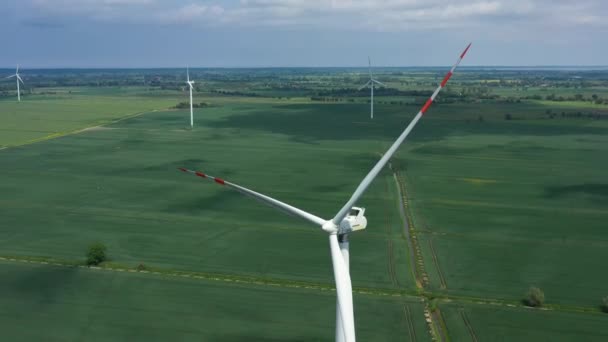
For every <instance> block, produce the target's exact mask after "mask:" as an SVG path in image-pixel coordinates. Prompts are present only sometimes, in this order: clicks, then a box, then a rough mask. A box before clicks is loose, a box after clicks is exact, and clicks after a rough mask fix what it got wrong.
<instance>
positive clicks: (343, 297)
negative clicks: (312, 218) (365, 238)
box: [329, 234, 355, 342]
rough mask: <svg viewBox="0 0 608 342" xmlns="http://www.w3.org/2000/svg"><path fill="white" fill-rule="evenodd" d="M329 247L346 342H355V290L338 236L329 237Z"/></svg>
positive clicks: (331, 235)
mask: <svg viewBox="0 0 608 342" xmlns="http://www.w3.org/2000/svg"><path fill="white" fill-rule="evenodd" d="M329 246H330V250H331V262H332V264H333V266H334V278H335V279H336V293H337V295H338V305H339V307H340V309H339V310H340V316H341V318H342V328H343V329H344V337H345V341H346V342H354V341H355V317H354V313H353V289H352V284H351V281H350V274H349V272H348V268H347V267H346V263H345V261H344V257H343V256H342V252H341V251H340V245H339V244H338V235H336V234H330V235H329Z"/></svg>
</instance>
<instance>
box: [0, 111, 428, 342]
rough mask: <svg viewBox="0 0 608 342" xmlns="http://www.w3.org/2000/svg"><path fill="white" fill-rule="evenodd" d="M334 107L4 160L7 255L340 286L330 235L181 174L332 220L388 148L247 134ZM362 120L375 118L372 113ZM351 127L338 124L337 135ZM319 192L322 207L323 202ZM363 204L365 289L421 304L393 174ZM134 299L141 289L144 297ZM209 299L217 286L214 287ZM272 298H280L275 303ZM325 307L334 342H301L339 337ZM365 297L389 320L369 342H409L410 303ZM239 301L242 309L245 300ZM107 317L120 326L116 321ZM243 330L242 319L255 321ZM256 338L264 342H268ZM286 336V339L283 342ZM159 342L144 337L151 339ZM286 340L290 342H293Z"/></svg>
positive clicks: (117, 128) (211, 114)
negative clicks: (96, 253) (204, 176)
mask: <svg viewBox="0 0 608 342" xmlns="http://www.w3.org/2000/svg"><path fill="white" fill-rule="evenodd" d="M220 103H221V102H220ZM326 107H328V105H326V104H321V105H315V106H313V105H308V106H306V105H301V104H297V103H296V104H289V105H276V104H275V103H273V102H270V103H266V104H260V103H259V101H253V102H249V103H248V102H247V101H234V102H232V103H231V104H221V106H220V107H214V108H212V109H209V110H200V111H197V113H196V124H197V127H195V129H194V130H190V129H189V128H186V127H184V126H185V125H184V124H185V122H184V121H185V120H184V118H185V117H187V114H186V112H184V111H157V112H150V113H146V114H145V115H141V116H137V117H133V118H129V119H126V120H122V121H120V122H116V123H114V124H110V125H107V126H103V127H97V128H93V129H89V130H86V131H83V132H80V133H77V134H72V135H67V136H63V137H60V138H57V139H52V140H47V141H44V142H40V143H36V144H30V145H25V146H17V147H13V148H9V149H6V150H3V151H2V153H1V155H0V159H1V160H2V163H3V164H4V165H9V164H10V165H12V167H11V168H10V169H8V170H6V171H5V172H3V174H4V176H5V178H4V180H3V181H2V182H1V183H0V193H1V194H2V196H1V197H0V203H1V204H2V205H1V206H0V208H1V209H0V231H1V235H2V236H3V238H2V239H0V250H1V251H2V255H4V256H14V257H18V258H27V257H32V256H33V257H39V258H43V259H44V258H52V259H57V260H63V261H66V262H73V261H79V260H82V258H83V256H84V252H85V250H86V247H87V246H88V244H90V243H91V242H94V241H102V242H103V243H105V244H106V245H107V246H108V249H109V255H110V261H111V263H113V264H116V265H124V267H135V266H137V265H138V264H144V265H146V266H147V267H153V268H160V269H163V270H181V271H191V272H203V273H206V274H218V275H233V276H246V277H253V278H254V279H264V280H268V279H270V280H272V281H275V282H279V283H280V282H293V281H298V282H303V283H304V284H311V285H312V286H322V287H331V286H333V274H332V272H331V262H330V259H329V251H328V247H329V246H328V241H327V235H326V234H325V233H323V232H322V231H320V230H319V229H318V228H316V227H312V226H308V225H307V224H306V223H303V222H301V221H299V220H296V219H294V218H290V217H288V216H283V215H282V214H277V213H275V212H274V210H272V209H269V208H266V207H265V206H262V205H260V204H258V203H256V202H254V201H250V200H247V199H246V198H242V197H241V196H240V195H239V194H236V193H233V192H230V191H226V190H225V189H223V188H221V187H217V186H216V185H214V184H209V183H206V182H201V181H200V180H199V179H197V178H196V177H191V176H188V175H184V174H183V173H181V172H179V171H178V170H177V167H181V166H185V167H190V168H197V169H202V170H205V171H206V172H209V173H210V174H215V175H217V176H222V177H225V178H227V179H229V180H233V181H235V182H237V183H241V184H243V185H245V186H248V187H251V188H253V189H256V190H258V191H261V192H264V193H268V194H271V195H273V196H276V197H278V198H280V199H282V200H284V201H286V202H288V203H291V204H293V205H296V206H299V207H302V208H306V209H307V210H310V211H311V212H314V213H317V214H319V215H321V216H323V217H330V216H331V215H333V214H334V212H335V211H336V210H337V209H338V208H339V207H340V206H341V205H342V204H343V203H344V202H345V201H346V200H347V199H348V196H349V195H350V192H351V191H352V189H353V188H354V187H355V186H356V183H357V182H358V181H359V180H360V179H361V178H362V177H363V176H364V173H365V171H363V172H362V171H361V169H362V168H363V169H365V168H367V167H369V166H371V165H372V164H373V163H374V161H375V159H376V158H377V157H378V153H380V152H381V151H382V150H383V148H384V144H382V143H381V142H378V141H374V140H373V139H368V140H360V141H359V142H357V143H356V144H353V141H352V140H350V139H351V138H350V137H344V141H336V142H335V143H332V144H326V143H325V142H323V141H322V140H319V139H316V138H315V139H312V138H308V137H305V136H304V134H302V135H301V136H298V135H297V134H284V133H280V132H260V131H259V130H258V129H257V127H255V125H253V124H248V123H247V122H246V120H248V119H247V115H253V116H255V115H260V114H259V113H275V116H280V115H281V113H288V115H290V116H291V117H292V118H291V120H293V119H295V118H298V120H302V115H306V113H316V112H317V111H321V112H322V113H330V112H331V111H332V110H334V111H335V107H334V109H331V108H330V109H326ZM353 108H356V107H353ZM362 109H365V106H364V105H363V106H362ZM264 115H266V114H264ZM343 115H344V116H345V117H347V116H349V115H351V113H350V112H349V111H345V112H344V113H343ZM279 120H290V118H286V117H285V118H280V119H279ZM303 120H304V122H307V125H305V126H303V128H302V129H303V130H304V129H306V128H307V127H310V126H312V125H313V124H314V122H313V120H317V117H316V116H310V117H308V118H306V117H305V118H304V119H303ZM351 120H352V119H351ZM339 122H340V120H339V119H335V123H333V124H335V125H337V124H339ZM296 124H297V123H296ZM349 125H356V124H355V123H350V124H349ZM346 138H348V139H349V140H348V141H347V140H346ZM352 138H355V137H352ZM317 165H321V166H322V167H323V168H322V169H320V168H319V167H318V166H317ZM328 170H330V171H329V172H328ZM313 193H317V195H316V196H313V195H312V194H313ZM362 204H363V205H365V206H366V207H367V208H368V210H369V215H368V218H369V219H370V221H372V222H374V223H372V225H373V227H374V229H369V230H368V231H366V232H363V233H361V234H359V235H356V236H353V238H352V244H351V245H352V247H351V250H352V252H353V256H352V258H351V262H352V276H353V279H354V285H355V287H357V288H362V287H365V288H376V289H378V290H379V291H384V289H386V290H392V291H395V290H396V291H398V290H403V289H405V290H409V291H413V289H414V281H413V279H412V276H411V272H410V271H408V267H409V266H408V260H407V258H408V256H407V251H406V244H405V241H404V240H403V235H402V223H401V219H400V217H399V214H398V213H399V212H398V209H397V205H398V202H397V200H396V189H395V186H394V180H393V178H392V176H391V175H390V173H388V172H386V173H385V174H383V175H382V177H380V178H379V179H378V181H377V182H376V183H375V184H374V185H373V186H372V188H371V189H370V191H369V193H368V194H367V195H366V201H365V202H364V203H362ZM33 213H35V214H34V215H33ZM389 246H390V247H389ZM16 272H17V271H16ZM44 281H46V280H44ZM74 281H75V282H76V283H79V282H80V281H81V280H79V279H78V278H76V279H75V280H74ZM82 281H84V280H82ZM125 283H128V281H125ZM163 284H172V282H167V283H163ZM74 286H76V285H74ZM120 286H123V285H120ZM124 286H127V287H128V286H130V285H124ZM133 286H134V289H135V288H137V286H138V285H133ZM149 286H150V287H154V286H158V288H159V289H158V291H163V292H167V291H168V292H171V290H170V289H167V288H165V286H176V285H149ZM201 287H202V288H207V287H208V286H207V285H205V284H201ZM220 289H221V288H216V289H215V290H210V291H216V292H214V293H213V292H212V293H213V294H212V296H214V297H216V298H217V300H222V299H221V298H224V296H227V297H230V298H232V297H234V296H235V294H232V293H230V291H227V292H225V293H224V294H223V295H221V294H220V292H221V290H220ZM91 291H95V290H91ZM269 291H270V290H269ZM286 292H290V291H287V290H286ZM296 292H297V291H296ZM271 293H273V292H272V291H270V292H268V295H269V296H272V294H271ZM236 296H237V297H238V295H236ZM243 296H244V295H243ZM325 297H328V298H329V302H327V303H325V307H326V308H329V309H328V310H327V312H323V311H319V310H316V311H314V312H315V322H317V323H313V322H311V324H322V325H321V326H322V327H323V329H325V325H327V326H328V327H329V329H325V330H327V331H324V332H323V335H321V336H320V337H315V335H314V334H315V333H314V332H311V335H310V336H303V337H301V338H296V339H295V340H326V339H327V338H328V336H332V334H333V328H331V327H333V325H334V323H335V322H334V321H335V317H334V315H335V306H334V305H335V304H334V297H333V295H327V296H325ZM325 297H323V298H325ZM359 297H360V296H356V301H357V302H358V301H359V300H361V301H362V302H363V303H365V301H366V300H367V301H369V302H370V304H369V305H373V306H377V311H376V313H375V319H373V320H367V319H364V317H365V316H364V315H362V316H361V318H363V320H362V321H361V322H360V323H359V326H358V331H359V334H361V335H362V336H368V337H367V338H364V340H377V341H384V340H391V339H395V340H400V338H399V337H398V336H399V335H398V334H397V335H395V334H394V333H395V328H394V326H395V324H402V325H403V326H402V329H406V331H405V332H406V333H408V334H409V331H407V329H408V328H407V327H408V326H409V325H408V324H406V323H404V322H406V316H407V315H406V314H404V309H403V304H400V303H399V300H398V299H396V300H393V301H391V300H385V299H382V300H381V301H379V302H374V300H373V298H375V297H373V298H370V299H364V298H363V299H359ZM301 298H306V296H302V297H301ZM379 298H381V297H379ZM142 300H143V299H142ZM75 301H77V300H76V299H75ZM117 301H118V302H121V301H122V300H119V299H117ZM266 301H267V299H266V298H264V297H263V296H262V297H260V296H257V295H255V296H254V295H253V294H252V295H251V297H250V299H249V300H247V301H243V300H241V301H240V302H241V304H239V305H237V306H231V308H230V309H228V305H227V306H226V309H227V310H236V311H239V310H241V309H243V306H245V307H255V308H261V307H265V306H266ZM276 301H278V302H286V303H290V304H289V305H285V306H282V307H272V308H271V309H269V311H271V313H269V315H271V318H269V319H271V320H275V319H282V317H285V315H286V311H288V310H292V309H293V307H292V304H291V303H293V304H296V303H297V301H293V300H291V299H289V297H286V298H284V299H281V298H280V297H277V298H276ZM320 301H322V299H320ZM229 302H230V303H234V301H233V300H231V301H229ZM382 302H387V303H388V304H387V305H389V306H390V305H393V306H394V309H384V308H383V306H384V304H381V303H382ZM372 303H375V304H372ZM395 303H397V304H395ZM309 304H310V305H313V303H312V302H310V303H309ZM116 305H118V304H116ZM366 305H367V304H362V305H361V308H359V305H358V304H357V311H359V310H367V309H366ZM60 307H61V306H58V310H60V309H59V308H60ZM161 307H162V305H161ZM239 308H241V309H239ZM332 308H333V309H332ZM169 309H170V308H169ZM66 310H68V311H69V310H71V309H70V308H67V309H66ZM395 310H396V311H395ZM412 310H414V309H412ZM415 310H417V311H416V313H415V314H412V316H413V317H415V318H413V319H412V322H413V323H412V324H414V325H416V326H417V328H416V329H417V330H419V331H418V332H416V333H415V334H416V336H418V339H419V340H426V339H428V338H429V335H428V331H427V330H426V326H425V323H424V316H423V315H422V312H421V310H422V304H415ZM368 311H369V310H368ZM297 313H298V309H295V310H294V311H293V312H291V313H288V314H287V315H292V314H293V315H295V317H298V316H297ZM160 314H162V312H161V313H160ZM203 314H204V312H203V313H200V312H199V313H192V315H203ZM104 315H109V316H113V315H112V314H111V313H110V312H108V313H106V314H104ZM243 315H246V314H245V313H243ZM365 315H366V314H365ZM238 317H242V316H238ZM238 317H235V318H233V319H234V320H235V321H238V320H242V318H238ZM361 318H358V319H361ZM23 319H29V317H26V318H23ZM319 322H325V323H319ZM399 322H401V323H399ZM85 323H86V322H81V321H79V322H75V323H74V325H75V327H66V329H67V328H69V329H68V330H69V331H58V332H57V334H59V335H58V336H63V335H62V334H73V333H74V332H73V331H72V330H71V329H76V330H77V331H79V330H78V329H84V328H83V327H81V325H84V324H85ZM178 323H179V324H182V322H181V321H180V320H179V319H176V320H175V321H169V322H166V324H167V326H168V327H167V328H166V329H167V331H169V332H174V331H175V329H177V328H175V327H174V325H175V324H178ZM109 324H111V322H110V323H109ZM140 324H145V322H144V321H142V323H140ZM179 324H178V325H179ZM234 324H236V323H234ZM289 324H294V323H293V322H291V323H289ZM231 325H232V323H230V322H227V323H225V324H223V325H222V324H219V325H218V324H215V323H210V324H209V326H212V328H213V329H211V330H212V334H221V331H223V330H224V329H228V327H229V326H231ZM287 325H288V324H287V323H286V326H287ZM79 326H80V328H78V327H79ZM203 326H207V324H205V325H203ZM99 329H100V330H99V331H97V332H96V333H98V334H99V335H100V336H106V337H104V338H107V339H112V336H120V334H125V333H127V332H129V331H132V330H133V329H136V327H133V326H130V327H123V329H122V330H121V329H119V328H116V329H117V331H111V329H110V330H103V329H102V328H99ZM172 329H173V330H172ZM279 330H280V329H279ZM319 330H322V329H319ZM366 330H367V331H368V332H365V331H366ZM244 331H249V330H247V329H244ZM260 331H263V330H260ZM169 332H167V334H168V333H169ZM131 333H132V332H131ZM249 333H251V334H253V335H251V336H253V337H254V339H256V338H255V336H256V335H255V334H257V333H255V331H249ZM113 334H118V335H113ZM132 334H133V333H132ZM196 334H198V332H196ZM277 334H278V335H277V336H280V331H277ZM65 336H75V335H65ZM138 336H139V335H138ZM146 336H147V335H141V337H140V338H141V339H146ZM163 336H167V335H163ZM196 336H200V335H196ZM210 336H212V335H210ZM408 336H409V335H408ZM241 337H242V336H241ZM209 338H211V337H209ZM269 338H271V337H269ZM233 339H234V340H239V339H240V338H239V337H234V338H233ZM271 339H272V338H271ZM276 339H278V340H284V337H276ZM211 340H215V339H214V338H211Z"/></svg>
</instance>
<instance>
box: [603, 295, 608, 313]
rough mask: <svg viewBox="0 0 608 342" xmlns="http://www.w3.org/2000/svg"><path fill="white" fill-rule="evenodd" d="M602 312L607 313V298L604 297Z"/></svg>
mask: <svg viewBox="0 0 608 342" xmlns="http://www.w3.org/2000/svg"><path fill="white" fill-rule="evenodd" d="M602 302H603V303H602V311H604V312H605V313H608V296H606V297H604V299H603V300H602Z"/></svg>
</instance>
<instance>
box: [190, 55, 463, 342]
mask: <svg viewBox="0 0 608 342" xmlns="http://www.w3.org/2000/svg"><path fill="white" fill-rule="evenodd" d="M470 47H471V44H469V45H467V47H466V48H465V50H464V51H463V52H462V53H461V54H460V58H458V60H457V61H456V63H455V64H454V66H452V69H451V70H450V71H449V72H448V73H447V74H446V75H445V77H444V78H443V81H441V84H440V85H439V86H438V87H437V89H435V92H433V95H431V97H430V98H429V99H428V100H427V101H426V102H425V104H424V105H423V106H422V108H421V109H420V111H419V112H418V114H416V116H415V117H414V119H412V121H411V122H410V123H409V125H408V126H407V127H406V128H405V130H404V131H403V132H402V133H401V135H399V137H398V138H397V140H396V141H395V142H394V143H393V144H392V145H391V147H390V148H389V149H388V150H387V151H386V153H384V155H383V156H382V158H380V160H379V161H378V163H377V164H376V165H375V166H374V167H373V168H372V169H371V171H370V172H369V173H368V174H367V176H365V178H364V179H363V181H362V182H361V183H360V184H359V186H358V187H357V189H356V190H355V192H354V193H353V194H352V196H351V197H350V199H349V200H348V202H346V204H345V205H344V206H343V207H342V208H341V209H340V210H339V211H338V213H337V214H336V216H334V218H332V219H331V220H326V219H322V218H320V217H318V216H316V215H313V214H311V213H308V212H306V211H304V210H301V209H298V208H296V207H293V206H291V205H289V204H287V203H284V202H281V201H279V200H276V199H274V198H271V197H269V196H266V195H263V194H261V193H258V192H255V191H253V190H250V189H247V188H245V187H242V186H240V185H237V184H234V183H231V182H228V181H226V180H224V179H221V178H217V177H213V176H211V175H208V174H205V173H203V172H200V171H194V170H189V169H186V168H179V169H180V170H181V171H183V172H188V173H192V174H194V175H196V176H198V177H201V178H204V179H207V180H209V181H213V182H215V183H217V184H220V185H223V186H227V187H229V188H232V189H234V190H236V191H238V192H240V193H242V194H244V195H246V196H249V197H252V198H254V199H256V200H258V201H260V202H262V203H265V204H267V205H269V206H271V207H273V208H275V209H278V210H281V211H283V212H286V213H287V214H291V215H293V216H298V217H301V218H303V219H305V220H307V221H308V222H310V223H312V224H314V225H316V226H319V227H320V228H321V229H322V230H324V231H325V232H327V233H328V234H329V247H330V251H331V261H332V264H333V269H334V278H335V281H336V292H337V302H336V341H338V342H355V321H354V313H353V296H352V284H351V279H350V271H349V266H350V265H349V242H348V235H349V234H350V233H352V232H355V231H358V230H363V229H365V228H366V227H367V219H366V218H365V216H364V215H363V214H364V213H365V209H364V208H358V207H355V206H354V205H355V203H356V202H357V201H358V200H359V198H360V197H361V196H362V195H363V193H364V192H365V190H367V187H368V186H369V185H370V184H371V183H372V181H373V180H374V178H376V176H377V175H378V173H380V171H381V170H382V168H383V167H384V166H385V165H386V163H387V162H388V161H389V159H390V158H391V157H392V156H393V154H395V152H396V151H397V149H398V148H399V146H400V145H401V143H403V141H404V140H405V138H406V137H407V136H408V134H409V133H410V132H411V131H412V129H413V128H414V126H415V125H416V123H418V121H419V120H420V118H421V117H422V116H423V115H424V114H425V113H426V111H427V110H428V109H429V107H430V106H431V104H432V103H433V101H434V100H435V97H437V94H439V92H440V91H441V89H443V87H445V85H446V83H447V82H448V80H449V79H450V77H452V75H453V73H454V70H456V67H457V66H458V65H459V64H460V62H461V61H462V59H463V58H464V56H465V54H466V53H467V51H468V50H469V48H470Z"/></svg>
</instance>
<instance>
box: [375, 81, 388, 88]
mask: <svg viewBox="0 0 608 342" xmlns="http://www.w3.org/2000/svg"><path fill="white" fill-rule="evenodd" d="M372 81H373V82H375V83H377V84H379V85H381V86H384V87H386V84H384V83H382V82H380V81H378V80H372Z"/></svg>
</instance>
